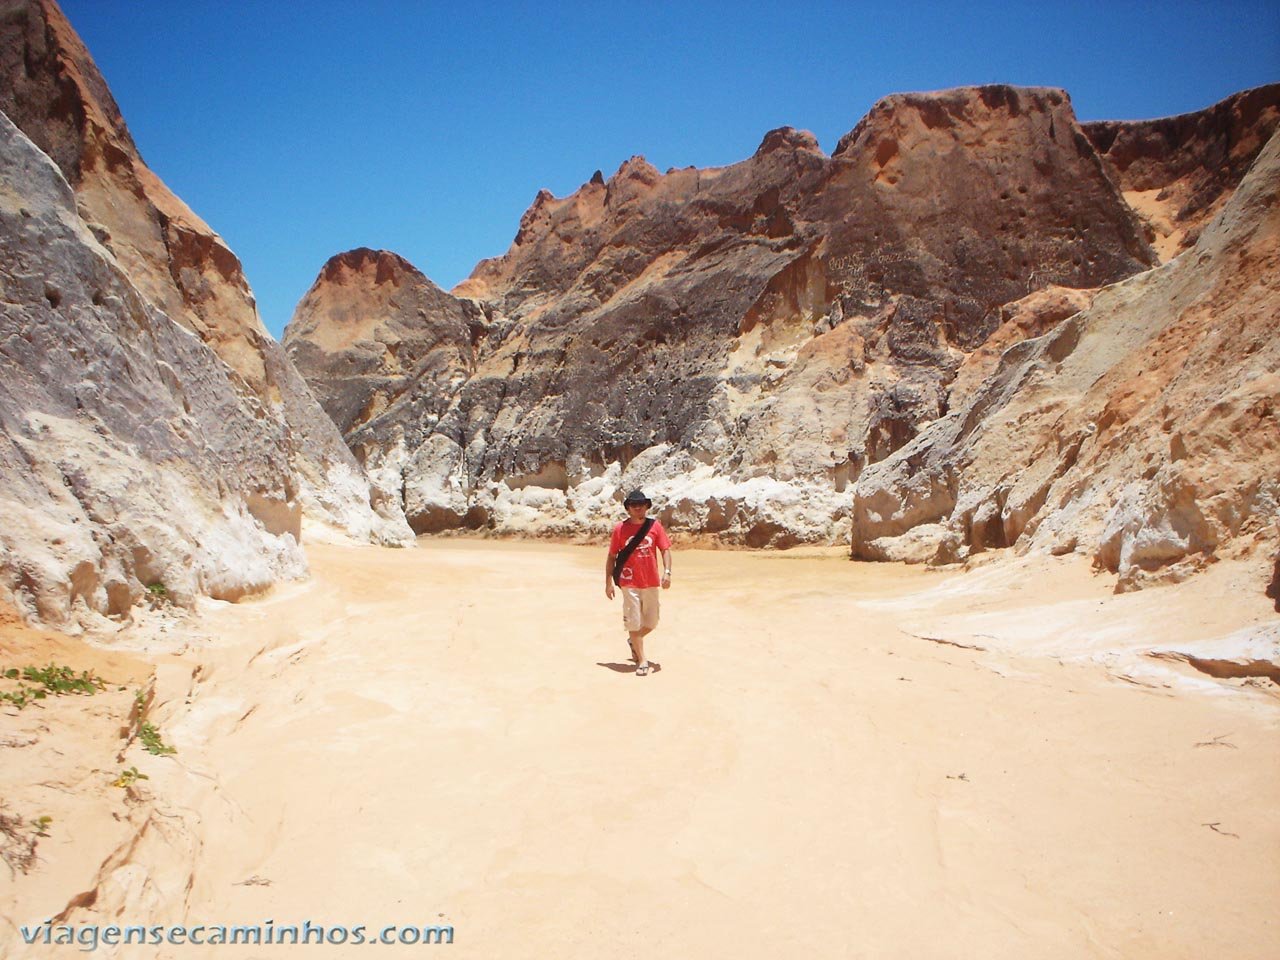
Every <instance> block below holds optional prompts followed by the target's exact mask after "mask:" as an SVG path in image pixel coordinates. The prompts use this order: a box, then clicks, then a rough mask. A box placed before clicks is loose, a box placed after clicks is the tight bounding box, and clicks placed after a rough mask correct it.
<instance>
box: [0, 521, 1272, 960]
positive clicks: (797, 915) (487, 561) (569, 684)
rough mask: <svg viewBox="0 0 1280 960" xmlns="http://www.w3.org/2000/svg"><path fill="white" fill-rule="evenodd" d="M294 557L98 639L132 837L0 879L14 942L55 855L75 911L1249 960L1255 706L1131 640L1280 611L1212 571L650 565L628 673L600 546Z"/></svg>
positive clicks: (552, 936)
mask: <svg viewBox="0 0 1280 960" xmlns="http://www.w3.org/2000/svg"><path fill="white" fill-rule="evenodd" d="M309 558H310V561H311V564H312V568H313V577H312V579H311V580H309V581H307V582H305V583H300V584H296V585H293V586H289V587H285V588H280V589H277V590H276V591H275V592H273V593H271V594H270V595H268V596H266V597H264V598H261V599H258V600H255V601H250V602H245V603H241V604H238V605H229V604H219V603H212V602H211V603H209V604H208V605H207V606H206V608H205V609H204V611H203V613H202V615H201V617H200V618H198V619H197V620H195V621H192V622H188V623H186V624H184V625H182V626H181V627H179V628H174V627H167V628H166V630H165V632H163V633H162V632H161V631H160V629H159V628H158V627H157V626H156V625H155V624H154V623H152V624H150V625H146V626H139V627H137V628H135V629H132V630H127V631H123V632H122V633H121V634H120V635H119V636H118V637H117V638H116V640H115V641H114V642H115V644H116V645H117V646H120V647H122V648H125V649H127V650H128V651H129V652H131V653H132V654H133V655H134V656H145V657H147V658H149V659H150V660H152V661H153V662H155V663H156V664H157V679H156V685H157V696H156V705H155V707H154V708H153V713H152V715H153V716H154V717H155V719H156V721H157V723H158V724H159V726H160V727H161V729H162V730H163V732H164V734H165V737H166V739H167V740H168V741H169V742H171V743H173V744H175V745H176V746H177V747H178V750H179V752H178V754H176V755H175V756H173V757H153V756H150V755H147V754H145V753H143V752H141V751H140V750H138V749H137V748H136V747H134V748H131V749H130V751H129V752H128V753H127V756H126V758H125V762H126V763H128V764H135V763H136V765H137V767H138V768H139V770H141V771H144V772H146V773H147V774H148V775H149V777H150V779H149V780H148V781H146V782H145V783H142V784H140V785H139V786H138V789H137V791H136V792H137V797H138V800H137V801H136V810H135V812H134V813H133V814H132V821H131V822H133V823H144V822H145V824H146V826H145V828H143V829H141V831H140V832H139V833H138V834H136V835H135V836H134V837H133V838H132V839H131V840H130V841H129V849H128V850H127V851H126V854H125V855H120V853H119V851H117V855H116V857H115V859H114V860H111V861H110V862H109V863H108V865H107V867H106V868H105V869H103V868H99V867H98V866H97V864H96V863H95V864H90V865H88V867H86V866H85V865H84V864H80V863H78V862H77V861H76V860H75V858H74V857H72V856H71V853H72V851H71V849H70V845H71V843H72V836H70V835H63V834H59V833H58V832H55V833H54V835H53V836H51V837H50V838H48V839H47V840H44V841H42V842H41V845H40V848H39V850H40V854H41V857H42V863H41V866H40V867H39V869H37V870H36V871H33V872H32V874H31V875H29V876H27V877H22V876H16V877H13V878H10V877H4V876H0V893H2V896H0V904H4V906H3V908H2V909H0V913H3V914H4V915H5V918H6V921H7V922H6V923H5V927H6V928H8V929H4V928H0V929H3V936H4V940H5V942H6V945H7V946H9V947H10V948H11V949H12V952H13V955H15V956H47V955H48V952H49V950H50V949H51V948H50V947H35V948H25V947H21V946H20V945H15V939H16V938H15V937H14V936H13V935H12V934H11V933H10V932H9V931H10V930H11V929H12V927H10V924H16V923H30V922H40V921H43V920H45V919H47V918H49V917H51V916H53V915H54V914H55V913H56V912H57V911H58V910H59V909H62V907H63V906H65V904H66V902H67V900H68V899H69V896H68V894H69V893H74V892H77V891H78V890H79V889H80V888H77V889H76V890H67V889H63V890H62V891H60V892H59V891H58V890H56V889H53V888H52V886H51V884H50V883H49V882H48V878H50V877H62V878H63V879H64V881H65V883H67V884H72V879H71V878H72V877H73V876H75V874H76V871H77V870H79V871H81V872H82V873H85V874H86V876H87V879H86V881H85V882H86V883H88V884H89V885H90V887H89V889H91V890H92V891H93V901H94V902H93V903H92V904H91V905H88V906H83V907H80V908H78V909H75V910H72V911H71V912H70V914H69V922H82V923H83V922H93V921H96V922H100V923H110V922H116V923H124V922H128V921H132V922H135V923H147V924H153V923H170V924H174V923H187V924H196V923H204V924H218V923H224V924H258V923H265V922H266V921H267V920H271V921H274V924H276V925H277V926H281V925H286V924H290V923H294V924H301V923H302V922H303V921H304V920H311V921H312V922H313V923H316V924H325V925H334V924H344V925H347V926H355V925H357V924H365V925H366V926H367V928H368V929H369V930H370V931H377V930H379V929H380V928H381V927H382V926H384V925H386V924H392V923H394V924H401V925H418V926H429V925H437V924H448V925H451V926H452V927H453V928H454V934H455V940H454V943H453V945H452V946H451V947H448V948H447V951H448V955H450V956H465V957H486V958H488V957H546V956H558V957H593V958H594V957H601V956H609V957H656V956H688V957H711V956H737V957H777V956H796V957H799V956H805V957H912V958H929V957H939V958H942V957H948V958H950V957H961V956H974V957H976V956H981V957H988V958H999V957H1010V958H1014V957H1017V958H1025V957H1063V958H1067V957H1070V958H1078V957H1126V958H1128V957H1161V958H1174V957H1188V958H1190V957H1205V956H1215V957H1259V958H1261V957H1271V956H1275V955H1277V953H1278V952H1280V926H1278V925H1277V922H1276V920H1275V919H1274V905H1275V903H1276V900H1277V896H1278V895H1280V820H1278V819H1277V817H1276V816H1275V813H1274V808H1275V802H1274V801H1275V799H1276V798H1277V797H1278V796H1280V760H1278V759H1277V757H1278V756H1280V754H1278V753H1277V750H1276V748H1277V745H1280V737H1278V736H1277V732H1278V730H1280V698H1278V697H1277V696H1276V694H1275V692H1274V691H1276V690H1277V689H1278V688H1276V686H1275V685H1274V684H1272V683H1271V682H1270V681H1266V680H1259V679H1253V678H1251V679H1237V680H1217V679H1211V678H1208V677H1206V676H1204V675H1203V674H1200V673H1197V672H1196V671H1194V670H1192V669H1190V668H1189V667H1187V666H1185V665H1182V664H1179V663H1173V662H1169V661H1157V660H1153V659H1151V658H1149V657H1145V656H1143V655H1142V653H1141V651H1142V650H1143V649H1146V648H1148V647H1150V646H1154V645H1158V642H1170V643H1176V642H1182V641H1187V642H1190V641H1194V640H1202V639H1206V638H1213V637H1218V636H1222V635H1224V634H1227V633H1229V632H1231V631H1232V630H1235V629H1238V628H1240V627H1243V626H1247V625H1249V624H1251V623H1258V622H1264V621H1266V620H1268V618H1270V619H1272V620H1274V617H1275V615H1274V613H1273V612H1271V611H1270V609H1269V608H1268V606H1267V605H1266V603H1265V601H1264V600H1263V598H1262V597H1261V594H1260V591H1255V592H1254V593H1252V594H1240V596H1243V597H1246V599H1243V600H1240V601H1239V602H1233V603H1231V604H1226V603H1223V602H1221V598H1222V596H1223V595H1224V594H1222V593H1220V592H1219V591H1222V590H1224V589H1227V588H1228V587H1229V586H1230V585H1231V584H1232V583H1236V582H1237V581H1238V580H1239V578H1241V577H1244V576H1246V574H1245V573H1244V572H1243V571H1242V568H1229V567H1228V565H1225V564H1224V565H1222V566H1221V571H1220V572H1218V571H1211V572H1210V574H1208V575H1206V576H1205V577H1204V578H1202V579H1200V580H1197V581H1195V582H1193V583H1190V584H1184V585H1181V586H1179V587H1176V588H1167V589H1153V590H1149V591H1144V592H1143V593H1142V594H1140V595H1137V596H1134V595H1124V596H1114V595H1113V594H1112V593H1111V591H1110V580H1109V579H1103V578H1095V577H1094V576H1093V575H1091V574H1090V572H1089V571H1088V570H1087V569H1085V568H1083V567H1082V566H1080V565H1078V564H1076V563H1075V562H1074V561H1071V560H1069V559H1066V560H1061V561H1046V560H1039V561H1034V563H1033V566H1031V567H1027V566H1025V565H1022V564H1017V563H1015V564H998V565H992V566H989V567H987V568H985V569H982V570H978V571H975V572H970V573H968V574H940V573H936V572H928V571H923V570H920V569H915V568H903V567H897V566H891V565H868V564H854V563H850V562H848V561H847V560H845V559H843V557H842V556H841V555H839V553H838V552H837V551H827V550H806V551H793V552H787V553H777V554H761V553H740V552H727V551H720V552H717V551H690V550H684V551H680V550H677V553H676V578H675V586H674V587H673V589H672V590H671V591H670V593H669V594H668V595H667V596H666V598H665V605H664V613H663V617H664V622H663V625H662V627H661V628H660V630H659V631H658V633H656V634H655V635H654V637H653V639H652V641H651V645H650V655H651V657H652V659H654V660H656V661H657V662H658V663H660V664H661V669H660V670H659V671H658V672H656V673H654V674H653V675H651V676H649V677H646V678H638V677H636V676H635V675H634V674H633V673H632V672H631V671H630V669H629V667H628V665H627V663H626V656H627V648H626V643H625V639H624V635H623V633H622V631H621V629H620V624H619V622H618V621H619V619H620V613H619V609H618V607H617V606H616V602H615V604H610V603H609V602H608V601H606V600H605V598H604V596H603V588H602V582H601V579H602V578H601V572H600V569H601V565H602V555H601V553H600V551H599V550H594V549H588V548H584V547H576V546H556V545H548V544H543V543H508V542H502V543H495V542H484V541H473V540H443V541H439V540H433V541H424V542H423V543H422V544H421V549H418V550H411V551H402V550H386V549H379V548H374V547H344V546H333V545H318V546H313V547H311V548H309ZM1034 564H1039V566H1034ZM1046 565H1048V566H1047V568H1046ZM1233 577H1234V578H1236V579H1235V580H1233V579H1232V578H1233ZM1215 578H1216V579H1215ZM1033 584H1034V586H1033ZM1045 584H1052V585H1053V592H1052V594H1047V593H1046V589H1045ZM1248 596H1257V598H1258V600H1257V602H1256V603H1255V602H1253V601H1252V600H1249V599H1247V597H1248ZM1144 634H1145V635H1144ZM1148 639H1154V640H1155V641H1158V642H1152V643H1147V640H1148ZM952 644H963V646H954V645H952ZM976 647H982V648H984V649H974V648H976ZM1020 648H1024V649H1029V650H1032V651H1034V653H1035V655H1034V656H1025V655H1024V656H1020V655H1018V654H1016V653H1015V652H1014V651H1016V650H1018V649H1020ZM29 713H30V710H28V711H24V713H23V714H22V715H21V717H22V718H27V717H28V714H29ZM2 722H3V723H13V722H17V720H16V719H15V718H14V717H4V718H3V720H2ZM49 735H50V736H52V735H53V734H52V733H51V734H49ZM15 755H16V753H15V751H13V750H6V751H5V761H6V766H9V765H10V764H9V761H10V758H11V757H12V756H15ZM108 766H109V765H108ZM28 774H29V776H28V778H27V780H28V781H30V780H34V779H36V771H34V770H31V771H28ZM104 775H105V774H104ZM6 782H7V783H8V784H10V785H12V780H11V779H8V778H7V780H6ZM6 789H8V787H6ZM103 792H104V793H106V794H109V795H108V796H107V799H106V800H99V801H95V802H96V803H97V804H98V805H99V806H101V804H102V803H106V802H114V803H117V804H119V805H120V806H121V807H124V806H125V805H126V801H125V799H124V798H123V796H121V793H122V792H121V791H115V792H114V794H112V793H111V791H103ZM14 796H17V795H14ZM41 871H43V874H42V873H41ZM42 875H43V876H44V877H45V880H43V881H42V880H40V879H39V877H41V876H42ZM59 897H61V899H59ZM369 935H370V936H372V935H373V934H372V933H370V934H369ZM285 949H288V948H285ZM24 950H25V951H26V952H25V953H24ZM328 952H329V955H333V956H338V955H347V954H349V953H352V952H354V947H346V948H334V947H330V948H328ZM100 953H101V954H102V955H107V956H110V955H112V954H111V952H110V951H109V950H107V948H105V947H104V948H101V949H100ZM281 953H282V951H281V950H280V948H266V947H263V948H257V949H254V948H242V947H217V948H215V947H206V948H200V947H195V946H190V945H183V946H172V947H168V946H166V947H162V948H159V949H158V951H157V952H156V953H155V954H154V955H156V956H172V957H197V956H205V955H209V956H267V955H281ZM128 955H130V956H140V955H146V954H145V953H139V952H138V951H137V948H134V949H133V950H132V951H131V952H129V953H128Z"/></svg>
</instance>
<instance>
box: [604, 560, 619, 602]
mask: <svg viewBox="0 0 1280 960" xmlns="http://www.w3.org/2000/svg"><path fill="white" fill-rule="evenodd" d="M617 556H618V555H617V554H616V553H610V554H609V556H608V558H607V559H606V560H605V562H604V595H605V596H606V597H608V598H609V599H610V600H612V599H613V562H614V560H615V559H616V558H617Z"/></svg>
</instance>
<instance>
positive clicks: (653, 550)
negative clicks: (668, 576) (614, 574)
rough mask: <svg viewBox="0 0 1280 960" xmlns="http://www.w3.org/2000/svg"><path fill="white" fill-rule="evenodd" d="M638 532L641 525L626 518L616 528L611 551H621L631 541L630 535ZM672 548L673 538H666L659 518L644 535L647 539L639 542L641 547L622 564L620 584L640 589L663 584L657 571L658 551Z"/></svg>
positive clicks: (610, 544)
mask: <svg viewBox="0 0 1280 960" xmlns="http://www.w3.org/2000/svg"><path fill="white" fill-rule="evenodd" d="M639 531H640V524H638V523H632V522H631V521H630V520H623V521H622V522H621V523H620V524H618V525H617V526H616V527H614V528H613V538H612V539H611V540H610V541H609V552H610V553H621V552H622V548H623V547H625V546H626V545H627V544H628V543H630V542H631V538H632V537H634V536H635V535H636V534H637V533H638V532H639ZM670 549H671V541H670V540H668V539H667V531H665V530H663V529H662V524H661V523H659V522H658V521H657V520H655V521H653V526H652V527H650V528H649V532H648V533H646V534H645V535H644V539H643V540H641V541H640V544H639V546H637V547H636V549H635V551H634V552H633V553H632V554H631V556H630V557H629V558H628V560H627V562H626V564H625V565H624V566H623V568H622V573H621V575H620V576H619V577H618V586H620V587H636V588H637V589H640V590H643V589H646V588H648V587H660V586H662V575H661V574H660V573H659V571H658V553H659V551H661V550H670Z"/></svg>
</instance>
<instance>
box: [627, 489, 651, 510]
mask: <svg viewBox="0 0 1280 960" xmlns="http://www.w3.org/2000/svg"><path fill="white" fill-rule="evenodd" d="M633 503H643V504H644V505H645V506H646V507H652V506H653V501H652V500H650V499H649V498H648V497H646V496H645V495H644V491H643V490H632V491H631V492H630V493H628V494H627V499H625V500H623V501H622V505H623V506H624V507H629V506H631V505H632V504H633Z"/></svg>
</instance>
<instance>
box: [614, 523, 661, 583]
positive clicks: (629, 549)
mask: <svg viewBox="0 0 1280 960" xmlns="http://www.w3.org/2000/svg"><path fill="white" fill-rule="evenodd" d="M652 526H653V517H648V518H646V519H645V521H644V523H642V524H640V529H639V530H637V531H636V532H635V535H634V536H633V537H632V538H631V539H630V540H628V541H627V545H626V546H625V547H623V548H622V549H621V550H620V551H619V552H618V555H617V556H616V557H614V559H613V583H614V586H618V585H619V584H618V580H619V579H620V578H621V577H622V568H623V567H625V566H626V565H627V561H628V560H630V559H631V555H632V554H633V553H635V552H636V547H638V546H640V544H641V543H643V542H644V538H645V535H646V534H647V533H648V532H649V528H650V527H652Z"/></svg>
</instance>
